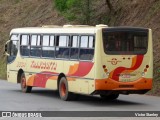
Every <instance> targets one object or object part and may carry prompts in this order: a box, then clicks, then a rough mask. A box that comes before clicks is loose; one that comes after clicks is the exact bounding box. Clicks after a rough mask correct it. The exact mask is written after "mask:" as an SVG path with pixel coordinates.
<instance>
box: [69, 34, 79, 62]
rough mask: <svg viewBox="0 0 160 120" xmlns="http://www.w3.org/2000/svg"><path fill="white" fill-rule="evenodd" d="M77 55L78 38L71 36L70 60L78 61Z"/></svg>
mask: <svg viewBox="0 0 160 120" xmlns="http://www.w3.org/2000/svg"><path fill="white" fill-rule="evenodd" d="M78 53H79V36H72V37H71V50H70V59H78Z"/></svg>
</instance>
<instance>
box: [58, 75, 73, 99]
mask: <svg viewBox="0 0 160 120" xmlns="http://www.w3.org/2000/svg"><path fill="white" fill-rule="evenodd" d="M58 91H59V95H60V98H61V99H62V100H64V101H69V100H72V99H73V93H71V92H69V91H68V82H67V80H66V78H65V77H62V78H61V79H60V82H59V86H58Z"/></svg>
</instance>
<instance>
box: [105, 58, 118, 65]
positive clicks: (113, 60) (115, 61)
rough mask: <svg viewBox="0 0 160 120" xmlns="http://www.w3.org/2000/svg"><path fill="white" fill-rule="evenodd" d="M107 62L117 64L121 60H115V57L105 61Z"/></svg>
mask: <svg viewBox="0 0 160 120" xmlns="http://www.w3.org/2000/svg"><path fill="white" fill-rule="evenodd" d="M107 62H110V63H111V64H112V65H117V63H118V62H121V61H119V60H117V59H116V58H112V60H110V61H107Z"/></svg>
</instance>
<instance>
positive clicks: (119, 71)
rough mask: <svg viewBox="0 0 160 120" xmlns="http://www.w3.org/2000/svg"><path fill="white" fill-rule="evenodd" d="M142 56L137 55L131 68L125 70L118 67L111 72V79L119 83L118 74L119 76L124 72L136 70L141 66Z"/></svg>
mask: <svg viewBox="0 0 160 120" xmlns="http://www.w3.org/2000/svg"><path fill="white" fill-rule="evenodd" d="M143 58H144V56H143V55H137V59H136V63H135V65H134V66H133V67H131V68H126V67H118V68H116V69H115V70H114V71H113V75H112V77H111V78H112V79H113V80H116V81H119V74H121V73H122V72H123V71H124V70H136V69H137V68H139V67H140V65H141V64H142V61H143Z"/></svg>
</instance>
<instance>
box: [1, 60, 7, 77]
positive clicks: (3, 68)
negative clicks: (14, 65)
mask: <svg viewBox="0 0 160 120" xmlns="http://www.w3.org/2000/svg"><path fill="white" fill-rule="evenodd" d="M6 71H7V70H6V58H4V57H3V58H0V79H6Z"/></svg>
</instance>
